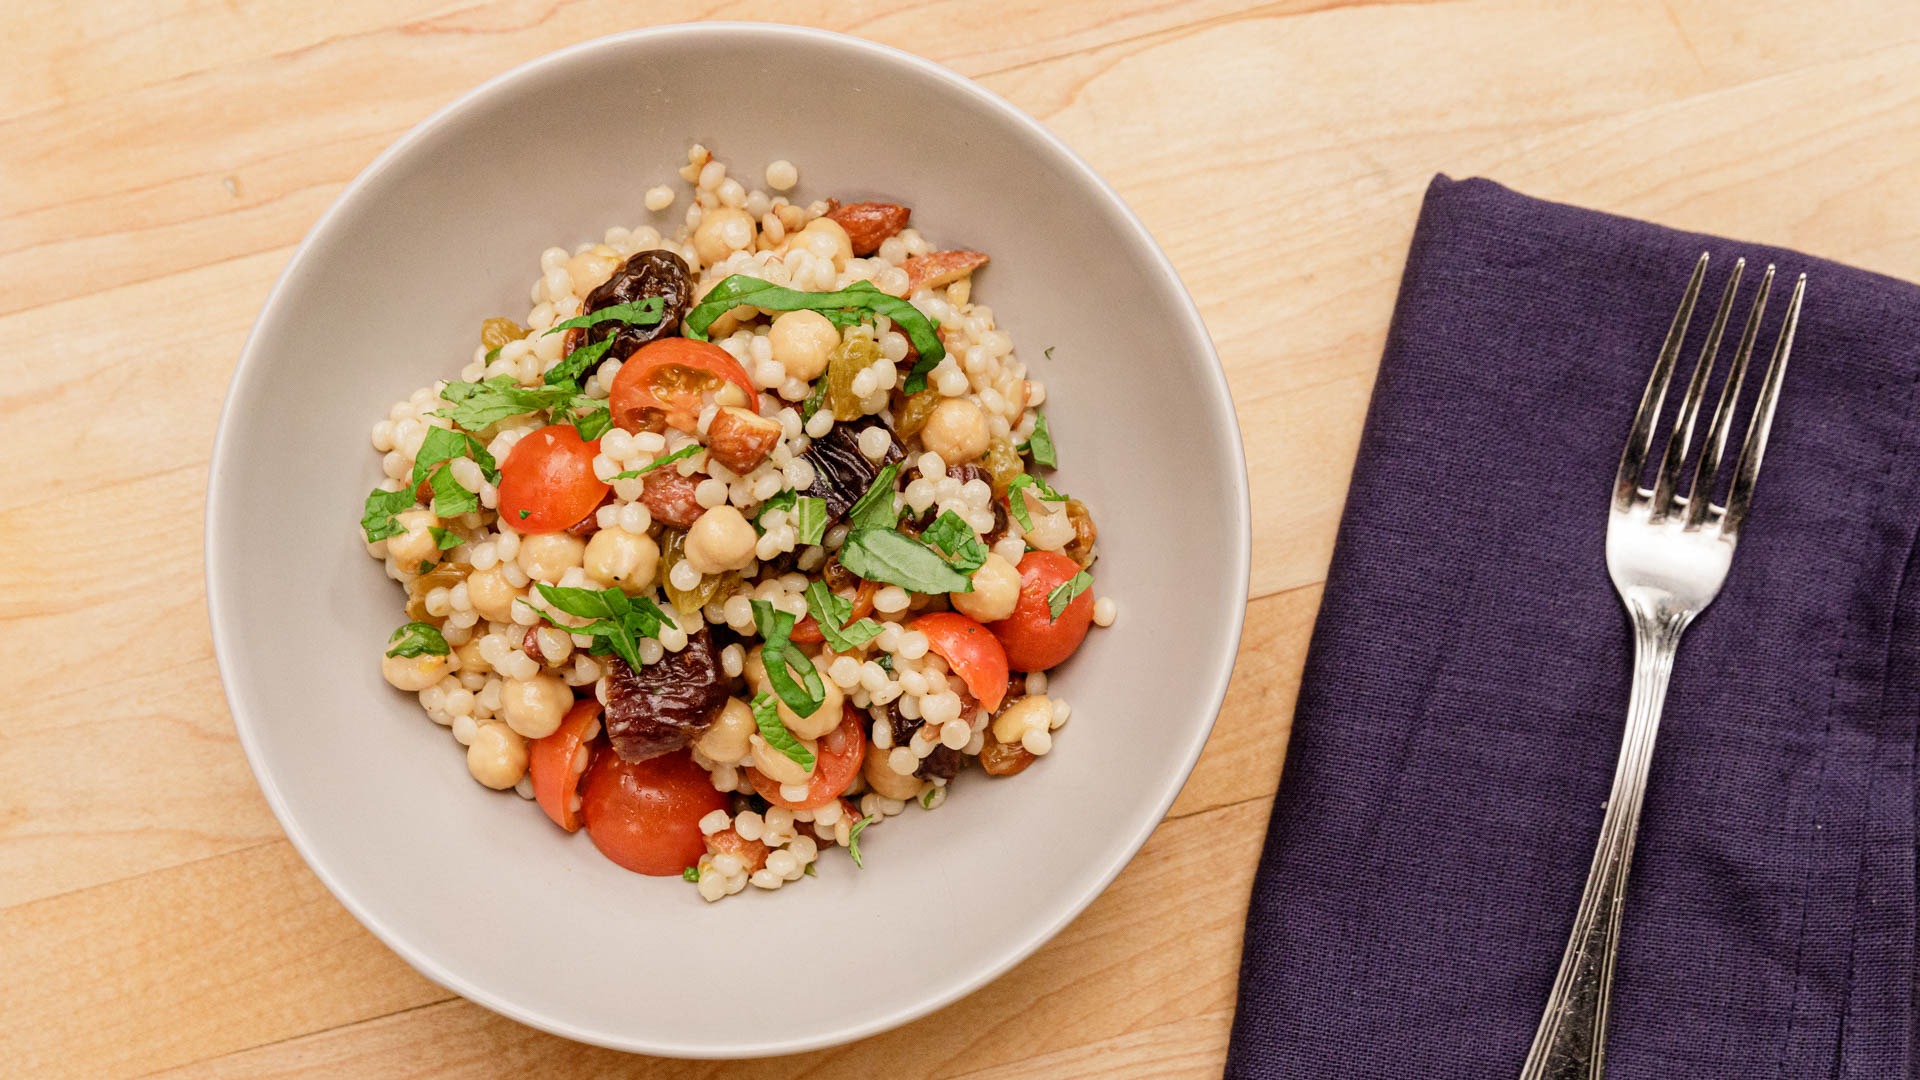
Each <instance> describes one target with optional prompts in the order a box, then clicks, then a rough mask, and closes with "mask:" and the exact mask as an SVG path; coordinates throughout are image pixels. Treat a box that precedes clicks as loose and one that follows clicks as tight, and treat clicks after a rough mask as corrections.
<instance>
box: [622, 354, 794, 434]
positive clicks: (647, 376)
mask: <svg viewBox="0 0 1920 1080" xmlns="http://www.w3.org/2000/svg"><path fill="white" fill-rule="evenodd" d="M723 383H732V384H733V385H735V386H737V387H739V388H740V390H741V391H742V392H743V393H745V394H746V395H747V401H748V402H751V401H753V400H754V397H755V395H756V394H757V393H758V391H756V390H754V388H753V383H752V382H750V381H749V380H748V379H747V372H746V369H745V368H742V367H741V366H740V362H739V361H738V360H735V359H734V358H733V356H732V355H731V354H729V353H728V352H727V350H725V349H723V348H721V347H720V346H718V345H715V344H713V343H712V342H709V341H695V340H693V339H692V338H679V337H665V338H660V339H659V340H657V341H649V342H647V343H646V344H645V345H642V346H640V348H638V349H636V350H634V353H633V355H632V356H629V357H627V358H626V360H625V361H624V362H622V363H621V365H620V374H618V375H616V376H614V378H613V389H612V390H611V391H610V392H609V394H608V397H607V407H608V408H609V409H611V410H612V415H613V422H614V423H615V424H617V425H619V426H620V427H622V428H625V429H626V430H628V431H645V430H648V429H652V428H655V427H656V425H657V423H658V422H659V421H660V420H661V419H663V418H664V420H665V422H666V424H667V426H669V427H672V428H676V429H678V430H680V431H693V430H695V427H696V425H697V423H698V421H699V418H700V408H701V406H702V405H703V404H704V401H703V399H702V397H701V395H702V394H706V393H709V392H711V391H715V390H718V389H720V387H721V385H722V384H723Z"/></svg>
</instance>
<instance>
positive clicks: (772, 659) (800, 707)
mask: <svg viewBox="0 0 1920 1080" xmlns="http://www.w3.org/2000/svg"><path fill="white" fill-rule="evenodd" d="M751 604H752V606H753V624H754V626H755V627H757V628H758V629H759V631H760V637H761V639H762V640H763V641H765V642H766V644H765V645H764V646H763V647H762V648H761V650H760V662H761V664H762V665H763V666H764V667H765V668H766V669H767V682H769V683H771V684H773V692H774V693H776V694H778V695H780V700H781V701H784V702H786V704H787V708H789V709H792V710H793V715H795V716H812V715H813V714H814V713H815V712H816V711H818V710H819V708H820V706H821V705H822V704H823V703H824V702H825V701H826V699H827V688H826V684H824V683H822V682H821V681H820V672H819V671H818V670H817V669H816V668H815V667H814V666H813V661H812V660H809V659H808V658H807V656H806V654H805V653H803V652H801V651H800V650H799V649H796V648H794V647H793V642H792V640H791V635H792V633H793V624H794V618H793V613H792V612H790V611H781V610H779V609H777V608H775V607H774V606H773V605H772V604H770V603H768V602H766V601H765V600H754V601H751ZM796 676H797V677H798V678H799V681H798V682H796V681H794V680H795V677H796ZM768 741H769V742H771V741H772V740H771V739H769V740H768Z"/></svg>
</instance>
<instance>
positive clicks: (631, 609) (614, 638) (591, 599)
mask: <svg viewBox="0 0 1920 1080" xmlns="http://www.w3.org/2000/svg"><path fill="white" fill-rule="evenodd" d="M535 587H536V588H538V589H539V590H540V595H541V596H544V597H546V599H547V603H549V604H552V605H553V606H554V607H555V608H556V609H558V610H560V611H563V612H566V613H567V614H568V615H572V616H574V617H576V618H581V619H592V620H593V621H592V622H589V623H587V624H586V625H585V626H568V625H566V624H565V623H563V622H561V621H560V620H558V619H556V618H554V617H553V616H552V615H549V614H548V613H546V612H544V611H540V609H538V608H535V609H534V610H535V611H536V612H537V613H538V614H539V616H540V617H541V618H542V619H545V620H546V621H548V622H550V623H552V624H553V625H555V626H558V627H560V628H561V629H562V630H565V631H567V632H568V633H570V634H586V635H587V636H589V637H593V638H598V639H600V641H604V642H606V644H607V647H608V648H610V649H612V650H613V651H614V652H615V653H616V654H618V655H619V657H620V659H622V660H625V661H626V662H627V666H628V667H630V668H632V669H633V670H635V671H638V670H640V667H641V663H640V639H641V638H643V637H650V638H655V639H658V638H659V636H660V628H661V627H663V626H665V625H667V624H668V623H669V622H670V621H671V620H670V619H668V618H667V613H666V612H664V611H662V610H660V605H658V604H656V603H654V602H653V600H652V599H650V598H648V597H645V596H640V597H630V596H628V595H627V594H626V593H623V592H621V591H620V590H619V589H570V588H561V587H559V586H557V585H548V584H547V583H546V582H544V581H542V582H537V583H535ZM595 644H598V642H596V643H595Z"/></svg>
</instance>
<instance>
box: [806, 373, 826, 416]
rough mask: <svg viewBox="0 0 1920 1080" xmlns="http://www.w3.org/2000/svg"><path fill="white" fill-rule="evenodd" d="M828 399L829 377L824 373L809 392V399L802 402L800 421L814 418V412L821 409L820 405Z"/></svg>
mask: <svg viewBox="0 0 1920 1080" xmlns="http://www.w3.org/2000/svg"><path fill="white" fill-rule="evenodd" d="M826 400H827V377H826V376H825V375H822V376H820V377H819V378H818V379H816V380H814V383H813V389H812V390H809V391H808V392H807V400H805V401H803V402H801V403H800V422H801V423H802V424H804V423H806V422H807V421H809V420H811V419H813V414H814V413H817V412H819V411H820V406H821V405H822V404H824V403H825V402H826Z"/></svg>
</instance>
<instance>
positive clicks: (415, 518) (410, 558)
mask: <svg viewBox="0 0 1920 1080" xmlns="http://www.w3.org/2000/svg"><path fill="white" fill-rule="evenodd" d="M393 522H394V524H396V525H398V526H400V527H401V528H403V529H405V530H406V532H403V533H401V534H400V535H398V536H389V537H388V538H387V554H388V555H390V556H392V557H393V561H394V562H397V563H399V564H400V565H401V566H404V567H406V568H407V569H408V570H409V571H411V570H414V569H417V568H418V567H419V566H420V564H421V563H422V562H430V563H437V562H439V561H440V545H439V544H436V543H434V540H433V534H432V533H430V532H428V531H427V530H428V529H431V528H433V527H434V526H436V525H439V524H440V519H439V518H437V517H434V516H433V511H431V510H403V511H401V512H400V513H398V514H395V515H393Z"/></svg>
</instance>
